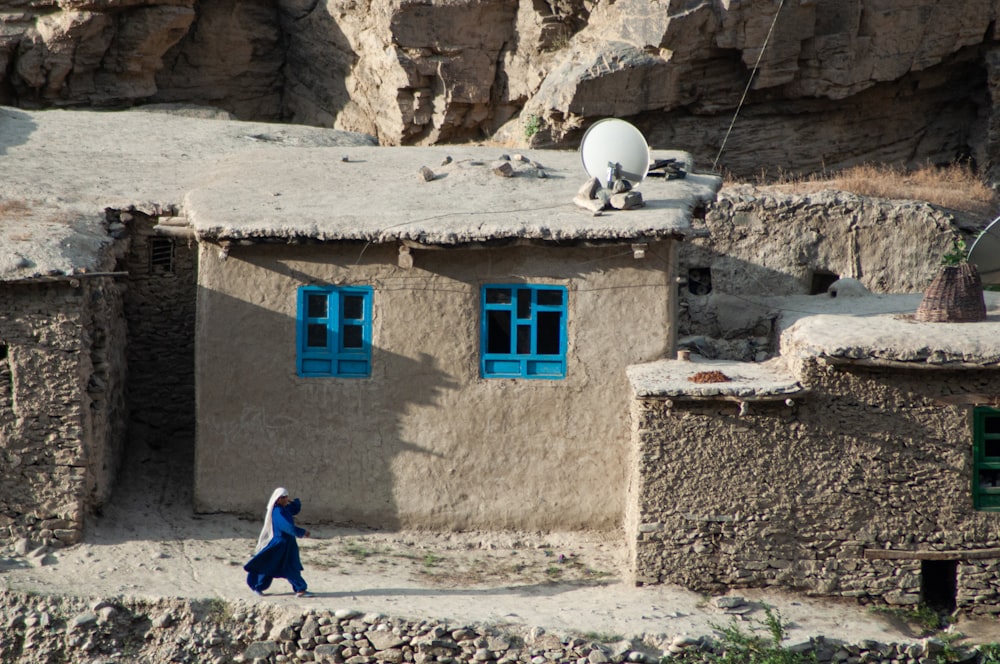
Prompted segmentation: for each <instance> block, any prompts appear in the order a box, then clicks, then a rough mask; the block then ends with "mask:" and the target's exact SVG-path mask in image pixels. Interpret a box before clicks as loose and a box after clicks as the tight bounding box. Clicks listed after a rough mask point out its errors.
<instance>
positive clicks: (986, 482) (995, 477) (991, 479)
mask: <svg viewBox="0 0 1000 664" xmlns="http://www.w3.org/2000/svg"><path fill="white" fill-rule="evenodd" d="M997 487H1000V470H989V469H985V468H984V469H981V470H980V471H979V488H980V489H995V488H997Z"/></svg>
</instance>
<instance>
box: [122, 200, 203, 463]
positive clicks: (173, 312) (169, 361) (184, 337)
mask: <svg viewBox="0 0 1000 664" xmlns="http://www.w3.org/2000/svg"><path fill="white" fill-rule="evenodd" d="M124 215H125V218H126V220H127V226H128V229H129V235H130V238H131V242H130V249H129V251H128V253H127V254H126V256H125V266H126V267H127V269H128V290H127V292H126V294H125V303H124V312H125V318H126V320H127V321H128V337H129V338H128V367H129V378H128V390H127V392H128V403H129V420H128V431H129V440H130V442H131V443H132V444H136V445H137V444H139V443H140V442H141V443H143V444H145V445H149V446H151V447H156V448H165V449H171V450H174V451H175V452H176V453H178V454H181V455H183V456H184V457H185V458H188V459H190V457H191V455H192V454H193V450H194V327H195V305H196V297H195V292H196V287H197V286H196V275H197V260H198V249H197V244H196V243H195V241H194V239H193V238H190V239H189V238H185V237H170V236H165V235H160V234H158V233H157V232H156V231H155V230H154V226H155V225H156V224H157V221H158V218H157V217H155V216H150V215H147V214H143V213H141V212H138V211H136V210H132V211H130V212H125V213H124Z"/></svg>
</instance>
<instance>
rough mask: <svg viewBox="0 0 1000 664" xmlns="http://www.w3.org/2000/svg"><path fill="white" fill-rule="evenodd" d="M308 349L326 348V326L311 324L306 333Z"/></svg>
mask: <svg viewBox="0 0 1000 664" xmlns="http://www.w3.org/2000/svg"><path fill="white" fill-rule="evenodd" d="M306 346H307V347H308V348H326V325H322V324H320V323H310V324H309V326H308V328H307V332H306Z"/></svg>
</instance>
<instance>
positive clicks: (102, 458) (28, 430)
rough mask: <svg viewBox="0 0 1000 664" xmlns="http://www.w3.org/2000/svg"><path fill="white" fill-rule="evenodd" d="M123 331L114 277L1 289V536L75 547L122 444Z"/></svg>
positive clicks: (103, 495) (105, 491)
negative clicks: (86, 518)
mask: <svg viewBox="0 0 1000 664" xmlns="http://www.w3.org/2000/svg"><path fill="white" fill-rule="evenodd" d="M124 342H125V330H124V319H123V317H122V289H121V286H120V284H119V283H118V282H117V281H116V280H115V279H114V277H93V278H80V279H75V280H68V279H60V280H52V281H41V282H36V283H21V284H4V285H3V286H2V287H0V456H2V461H3V469H4V472H3V473H2V474H0V537H11V538H15V539H18V540H20V541H21V542H22V546H24V547H26V546H29V545H35V544H39V543H42V544H49V545H52V546H60V545H63V544H71V543H74V542H76V541H78V539H79V538H80V534H81V530H82V528H83V524H84V518H85V515H86V514H87V513H89V512H90V511H91V510H93V509H94V508H95V507H97V506H99V505H100V504H102V503H103V502H104V501H105V500H106V499H107V498H108V496H109V495H110V492H111V488H112V484H113V481H114V478H115V473H116V471H117V469H118V463H119V459H120V453H121V449H122V445H123V441H124V420H125V406H124V399H123V396H122V395H123V394H124V380H125V361H124V347H125V343H124Z"/></svg>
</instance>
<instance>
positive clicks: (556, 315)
mask: <svg viewBox="0 0 1000 664" xmlns="http://www.w3.org/2000/svg"><path fill="white" fill-rule="evenodd" d="M536 320H537V323H536V327H535V334H536V339H535V348H536V352H537V353H538V354H539V355H558V354H559V352H560V348H559V333H560V329H559V328H560V325H559V323H560V321H561V320H562V313H561V312H559V311H540V312H538V316H537V319H536Z"/></svg>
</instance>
